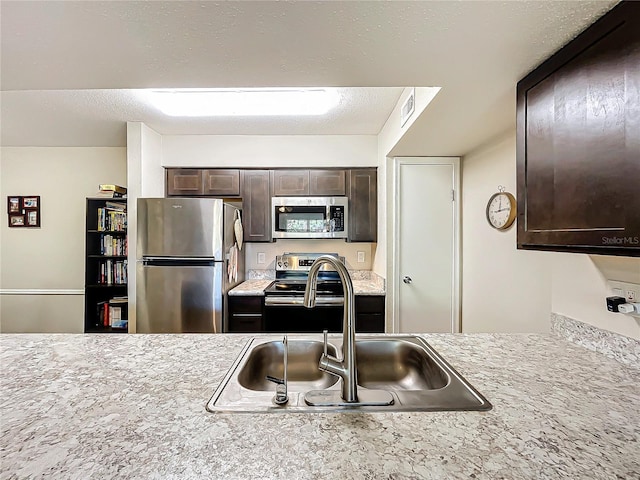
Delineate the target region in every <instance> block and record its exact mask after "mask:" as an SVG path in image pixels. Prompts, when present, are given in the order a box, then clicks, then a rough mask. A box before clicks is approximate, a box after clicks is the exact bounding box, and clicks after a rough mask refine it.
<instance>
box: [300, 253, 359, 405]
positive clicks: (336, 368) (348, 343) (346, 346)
mask: <svg viewBox="0 0 640 480" xmlns="http://www.w3.org/2000/svg"><path fill="white" fill-rule="evenodd" d="M325 263H328V264H329V265H331V266H332V267H334V268H335V269H336V271H337V272H338V275H339V276H340V280H341V281H342V288H343V290H344V316H343V322H342V362H341V361H340V360H338V359H337V358H335V357H333V356H331V355H328V354H327V335H326V334H325V336H324V353H323V354H322V357H320V363H319V364H318V368H320V370H323V371H325V372H328V373H330V374H332V375H336V376H337V377H340V378H341V379H342V399H343V400H344V401H345V402H347V403H357V402H358V387H357V383H358V379H357V370H356V321H355V295H354V293H353V282H352V281H351V276H350V275H349V271H348V270H347V267H345V266H344V263H342V262H341V261H340V260H338V259H337V258H335V257H332V256H330V255H321V256H319V257H318V258H317V259H316V260H315V261H314V262H313V264H312V265H311V268H310V269H309V276H308V278H307V286H306V288H305V291H304V306H305V307H307V308H313V307H314V306H315V303H316V290H317V287H318V273H319V272H320V268H322V265H324V264H325Z"/></svg>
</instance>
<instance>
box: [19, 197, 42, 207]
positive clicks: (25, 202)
mask: <svg viewBox="0 0 640 480" xmlns="http://www.w3.org/2000/svg"><path fill="white" fill-rule="evenodd" d="M39 207H40V197H23V198H22V208H39Z"/></svg>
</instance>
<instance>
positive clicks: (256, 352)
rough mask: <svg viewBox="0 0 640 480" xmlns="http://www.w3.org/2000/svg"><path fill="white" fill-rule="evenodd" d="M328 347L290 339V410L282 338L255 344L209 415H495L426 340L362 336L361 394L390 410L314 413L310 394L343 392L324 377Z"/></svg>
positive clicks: (307, 338) (312, 339)
mask: <svg viewBox="0 0 640 480" xmlns="http://www.w3.org/2000/svg"><path fill="white" fill-rule="evenodd" d="M329 341H330V344H329V353H330V354H332V355H335V354H336V352H338V351H341V348H342V345H341V344H342V336H338V335H335V336H334V335H331V336H329ZM322 351H323V343H322V341H321V340H320V338H319V336H317V335H289V337H288V367H287V376H288V390H289V392H288V393H289V401H288V403H286V404H285V405H276V404H275V403H274V402H273V398H274V394H275V384H273V383H272V382H270V381H268V380H267V379H266V377H267V376H272V377H278V378H282V377H283V374H284V368H283V364H284V362H283V356H284V347H283V344H282V342H281V341H280V340H279V338H278V337H274V336H269V337H256V338H254V339H252V340H250V341H249V342H248V343H247V345H246V346H245V348H244V349H243V350H242V352H241V353H240V355H238V358H237V359H236V361H235V362H234V364H233V365H232V366H231V368H230V369H229V371H228V372H227V374H226V376H225V378H224V379H223V381H222V383H221V384H220V385H219V386H218V388H217V389H216V391H215V393H214V394H213V396H212V397H211V399H210V400H209V402H208V403H207V407H206V408H207V410H208V411H210V412H322V411H352V412H363V411H386V412H393V411H435V410H490V409H491V404H490V403H489V402H488V401H487V399H486V398H484V397H483V396H482V395H481V394H480V393H479V392H478V391H477V390H476V389H475V388H473V387H472V386H471V385H470V384H469V383H468V382H467V381H466V380H465V379H464V378H463V377H462V376H461V375H460V374H459V373H458V372H456V371H455V370H454V369H453V367H451V366H450V365H449V364H448V363H447V362H446V361H445V360H444V359H443V358H442V357H441V356H440V355H439V354H438V353H437V352H436V351H435V350H434V349H433V348H432V347H431V346H430V345H429V344H428V343H427V342H426V341H425V340H424V339H422V338H420V337H416V336H413V335H393V336H389V335H384V336H382V335H380V336H357V338H356V360H357V367H358V392H359V393H360V392H363V393H366V392H367V390H369V389H375V390H386V391H388V392H389V393H390V394H391V396H392V397H393V400H394V401H393V404H391V405H387V406H379V405H378V406H362V405H358V406H311V405H308V404H307V403H306V402H305V399H304V396H305V393H306V392H308V391H310V390H325V391H327V392H334V391H336V390H338V391H339V390H340V385H339V384H338V378H337V377H335V376H333V375H330V374H328V373H325V372H322V371H321V370H320V369H319V368H318V362H319V359H320V356H321V354H322Z"/></svg>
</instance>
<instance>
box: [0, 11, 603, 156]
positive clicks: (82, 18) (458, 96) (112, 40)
mask: <svg viewBox="0 0 640 480" xmlns="http://www.w3.org/2000/svg"><path fill="white" fill-rule="evenodd" d="M615 3H616V2H615V1H591V2H581V1H574V2H563V1H518V2H514V1H512V2H485V1H471V2H464V1H463V2H453V1H451V2H437V1H434V2H431V1H414V2H341V1H335V2H270V1H264V2H193V1H192V2H181V1H171V2H134V1H127V2H72V1H64V2H13V1H2V2H0V16H1V19H0V22H1V25H0V26H1V42H2V43H1V76H0V86H1V88H2V90H3V91H24V90H38V91H42V92H33V94H26V93H23V94H21V93H19V92H8V93H6V94H4V95H3V98H2V129H3V132H2V133H3V135H2V142H3V144H5V145H6V144H8V138H7V137H6V136H5V134H4V130H5V128H6V129H7V131H8V132H9V131H11V132H12V133H11V136H12V138H13V140H12V142H14V143H15V144H39V143H37V142H38V141H40V140H39V139H40V138H44V137H45V136H46V135H45V134H46V132H45V131H43V129H46V128H47V122H44V121H42V122H41V123H42V127H41V128H40V129H37V128H32V127H31V126H30V125H29V120H30V119H31V120H33V119H34V117H38V112H39V107H38V105H43V106H44V109H43V117H46V116H49V115H51V113H50V112H47V106H48V107H49V109H50V110H51V109H53V111H54V112H55V111H57V112H58V113H59V115H60V117H59V118H60V120H59V122H58V125H57V131H56V130H51V129H50V133H49V134H48V135H49V137H51V138H49V139H48V140H47V142H48V143H49V144H74V141H75V142H79V143H78V144H84V143H82V141H83V140H82V139H81V138H80V137H81V135H79V134H78V135H74V131H76V132H80V130H79V128H80V127H79V126H83V125H84V126H85V127H86V128H90V127H91V125H93V128H95V132H93V134H94V135H95V138H98V137H100V133H101V132H104V135H103V137H104V138H103V140H102V145H113V144H117V143H120V144H123V143H122V142H123V140H124V139H123V136H122V135H123V134H122V133H121V134H117V132H114V131H113V129H109V128H107V127H106V123H107V122H103V123H102V124H101V123H100V121H99V120H100V118H102V115H99V116H98V117H99V118H93V116H92V114H91V113H85V115H84V117H83V115H82V112H83V110H85V108H91V105H92V104H93V103H95V104H96V108H97V109H98V111H100V109H102V111H104V110H110V111H112V113H113V115H112V116H111V117H110V118H112V117H117V116H118V115H117V114H118V112H120V113H121V111H124V112H125V113H127V114H132V113H130V112H131V110H130V109H131V105H127V104H125V105H119V104H116V103H114V100H113V99H110V98H108V97H109V95H107V94H106V93H105V94H104V95H107V96H101V97H100V96H99V98H102V99H103V100H99V99H98V100H96V101H95V102H94V101H93V100H90V99H88V97H87V94H86V93H83V92H76V93H72V94H71V95H72V96H73V95H76V96H77V98H78V103H77V104H76V105H75V107H74V106H72V105H70V104H69V103H70V102H71V103H73V99H72V97H68V98H63V97H64V95H61V94H60V93H59V92H46V91H48V90H79V89H82V90H84V89H131V88H146V87H260V86H338V87H398V86H404V85H408V86H441V87H443V88H442V91H441V92H440V93H439V94H438V96H437V97H436V99H435V100H434V102H433V103H432V105H431V106H430V107H429V108H428V109H427V112H426V113H425V115H423V117H421V119H420V121H419V122H417V123H416V124H414V126H413V127H412V129H411V132H410V135H408V136H407V137H406V140H403V153H405V154H422V155H431V154H433V155H442V154H446V155H460V154H464V153H466V152H467V151H469V149H471V148H473V147H475V146H477V145H479V144H480V143H482V142H484V141H486V139H487V138H489V137H491V136H493V135H496V134H499V133H500V132H502V131H504V130H506V129H507V128H512V127H513V125H514V123H515V114H514V111H515V84H516V83H517V81H518V80H519V79H520V78H522V77H523V76H524V75H525V74H526V73H527V72H528V71H530V70H531V69H532V68H534V67H535V66H536V65H537V64H539V63H540V62H541V61H542V60H543V59H544V58H546V57H547V56H549V55H550V54H551V53H553V52H554V51H555V50H557V49H558V48H560V47H561V46H562V45H563V44H565V43H566V42H567V41H568V40H570V39H571V38H572V37H574V36H575V35H576V34H577V33H579V32H580V31H581V30H583V29H584V28H585V27H586V26H588V25H589V24H590V23H592V22H593V21H594V20H595V19H596V18H598V17H599V16H600V15H601V14H602V13H604V12H605V11H606V10H608V9H609V8H611V6H613V5H614V4H615ZM101 95H102V94H101ZM120 96H121V97H122V98H123V101H126V95H120ZM385 96H386V95H385ZM101 102H105V103H104V104H103V103H101ZM81 107H82V108H81ZM385 108H386V107H385ZM383 110H384V108H382V109H381V110H380V112H382V114H384V112H383ZM140 114H141V115H143V116H142V117H141V118H126V117H125V118H123V119H129V120H142V121H147V119H145V118H144V114H143V113H140ZM387 114H388V111H387ZM370 115H371V106H367V109H365V110H363V113H362V115H361V116H360V118H359V120H358V122H362V123H366V122H368V120H369V118H368V116H370ZM301 121H303V120H301ZM85 122H86V123H85ZM358 122H355V123H358ZM149 123H150V125H151V123H152V122H149ZM374 123H375V122H374ZM14 124H15V125H14ZM67 124H68V127H69V132H67V133H66V135H64V133H65V132H64V127H65V125H67ZM20 125H22V127H20ZM236 127H237V130H235V133H239V134H241V133H245V132H247V131H251V133H255V128H256V127H257V128H260V127H261V126H260V125H257V126H256V125H255V124H251V125H250V124H249V123H245V124H244V126H243V128H245V129H247V130H242V128H240V126H238V125H236ZM313 127H314V128H315V126H313ZM20 128H22V130H23V132H22V133H20V132H19V130H20ZM162 128H163V129H164V132H163V133H170V132H171V131H172V132H173V133H184V132H191V133H211V134H216V133H228V131H227V130H225V129H227V128H229V125H221V123H220V122H210V123H208V124H207V123H206V122H201V123H200V124H196V123H194V122H184V121H179V120H174V121H172V122H169V121H168V120H167V121H166V122H165V123H164V124H163V126H162ZM292 128H293V127H292V125H291V124H286V123H280V122H277V121H272V122H270V124H269V125H268V126H264V133H288V132H293V130H292ZM317 128H318V132H319V133H322V132H323V131H325V130H323V129H322V128H320V127H319V126H318V127H317ZM120 129H121V130H122V129H123V127H122V126H121V127H120ZM190 129H193V130H190ZM196 129H197V130H196ZM342 132H343V133H351V132H350V131H349V130H344V129H343V130H342ZM82 135H84V136H86V135H87V133H86V131H84V132H82ZM63 138H64V140H63ZM91 138H94V136H93V135H92V136H91ZM5 141H6V142H7V143H5ZM52 142H53V143H52ZM40 144H41V143H40ZM405 150H406V151H405ZM409 152H411V153H409Z"/></svg>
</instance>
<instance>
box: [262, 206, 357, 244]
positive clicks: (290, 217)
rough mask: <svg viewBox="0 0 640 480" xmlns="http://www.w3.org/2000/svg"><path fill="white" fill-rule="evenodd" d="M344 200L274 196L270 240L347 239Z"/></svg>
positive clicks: (346, 208)
mask: <svg viewBox="0 0 640 480" xmlns="http://www.w3.org/2000/svg"><path fill="white" fill-rule="evenodd" d="M348 202H349V201H348V199H347V197H273V198H272V199H271V214H272V218H271V220H272V225H273V238H347V232H348V225H349V211H348V210H349V208H348V207H349V203H348Z"/></svg>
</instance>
